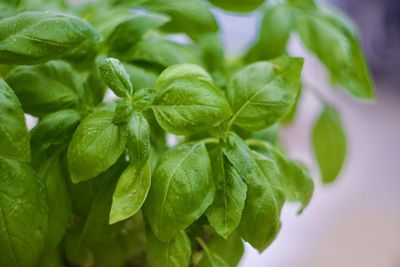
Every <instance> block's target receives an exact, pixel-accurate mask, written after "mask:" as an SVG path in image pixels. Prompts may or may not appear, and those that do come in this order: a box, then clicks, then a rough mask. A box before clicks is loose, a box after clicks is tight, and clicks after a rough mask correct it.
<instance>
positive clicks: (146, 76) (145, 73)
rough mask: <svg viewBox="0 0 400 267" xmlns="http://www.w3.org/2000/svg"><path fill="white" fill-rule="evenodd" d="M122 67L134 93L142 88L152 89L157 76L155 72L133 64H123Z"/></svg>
mask: <svg viewBox="0 0 400 267" xmlns="http://www.w3.org/2000/svg"><path fill="white" fill-rule="evenodd" d="M124 66H125V69H126V71H127V72H128V74H129V77H130V78H131V83H132V86H133V88H134V89H135V90H136V91H137V90H139V89H142V88H154V86H155V85H156V82H157V77H158V75H157V74H156V73H155V72H152V71H151V70H148V69H145V68H142V67H139V66H137V65H134V64H124Z"/></svg>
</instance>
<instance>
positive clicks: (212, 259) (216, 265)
mask: <svg viewBox="0 0 400 267" xmlns="http://www.w3.org/2000/svg"><path fill="white" fill-rule="evenodd" d="M197 242H199V243H200V246H201V247H202V249H203V250H204V253H205V254H206V257H207V260H208V263H209V265H210V266H211V267H229V264H228V263H227V262H226V261H225V260H224V259H223V258H221V257H220V256H219V255H218V254H216V253H214V252H213V251H211V250H210V249H209V248H208V247H207V245H206V244H205V243H204V241H203V240H201V239H200V238H197Z"/></svg>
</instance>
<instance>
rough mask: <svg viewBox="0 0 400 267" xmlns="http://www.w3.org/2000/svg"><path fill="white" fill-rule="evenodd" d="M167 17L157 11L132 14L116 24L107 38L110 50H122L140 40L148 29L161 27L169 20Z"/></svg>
mask: <svg viewBox="0 0 400 267" xmlns="http://www.w3.org/2000/svg"><path fill="white" fill-rule="evenodd" d="M169 20H170V19H169V17H168V16H166V15H164V14H158V13H151V12H148V13H144V14H137V15H133V16H132V17H130V18H128V19H126V20H124V21H123V22H121V23H120V24H118V25H117V26H116V27H115V29H114V30H113V32H112V33H111V34H110V36H109V37H108V39H107V43H108V46H109V47H110V50H111V51H124V50H126V49H129V48H131V47H132V45H134V44H135V43H137V42H138V41H140V39H141V38H142V36H143V35H144V34H145V33H146V32H147V31H149V30H152V29H155V28H158V27H161V26H162V25H164V24H165V23H167V22H168V21H169Z"/></svg>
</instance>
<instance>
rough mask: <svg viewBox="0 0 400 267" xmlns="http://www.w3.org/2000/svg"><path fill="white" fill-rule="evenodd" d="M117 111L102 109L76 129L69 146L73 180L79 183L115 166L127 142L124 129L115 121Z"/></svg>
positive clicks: (70, 169)
mask: <svg viewBox="0 0 400 267" xmlns="http://www.w3.org/2000/svg"><path fill="white" fill-rule="evenodd" d="M112 118H113V113H111V112H108V111H98V112H95V113H92V114H90V115H89V116H87V117H86V118H85V119H84V120H83V121H82V123H81V124H80V125H79V126H78V128H77V129H76V131H75V133H74V136H73V137H72V140H71V143H70V145H69V148H68V164H69V171H70V175H71V179H72V181H73V182H75V183H77V182H80V181H84V180H88V179H90V178H93V177H95V176H97V175H99V174H100V173H102V172H103V171H105V170H107V169H108V168H109V167H110V166H111V165H113V164H114V163H115V162H116V161H117V160H118V158H119V156H120V155H121V154H122V152H123V151H124V148H125V144H126V136H125V134H124V131H123V130H122V129H121V128H120V127H118V126H116V125H114V124H113V123H112Z"/></svg>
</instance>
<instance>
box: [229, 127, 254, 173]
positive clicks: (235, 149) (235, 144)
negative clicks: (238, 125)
mask: <svg viewBox="0 0 400 267" xmlns="http://www.w3.org/2000/svg"><path fill="white" fill-rule="evenodd" d="M222 151H223V152H224V155H225V156H226V158H227V159H228V160H229V161H230V162H231V164H232V165H233V166H234V167H235V169H237V171H238V172H239V173H240V175H241V176H242V179H243V180H246V177H247V175H248V174H249V172H250V170H251V169H252V165H253V160H252V156H251V154H250V150H249V147H248V146H247V145H246V143H245V142H244V141H243V140H242V138H240V137H239V136H238V135H237V134H236V133H234V132H228V134H227V135H226V137H225V138H224V140H223V146H222Z"/></svg>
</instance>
